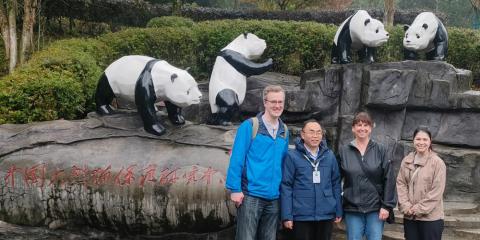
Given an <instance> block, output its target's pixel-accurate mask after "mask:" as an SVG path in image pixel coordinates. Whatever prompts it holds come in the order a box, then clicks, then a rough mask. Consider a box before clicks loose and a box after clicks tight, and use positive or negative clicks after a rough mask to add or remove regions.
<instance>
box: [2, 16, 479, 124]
mask: <svg viewBox="0 0 480 240" xmlns="http://www.w3.org/2000/svg"><path fill="white" fill-rule="evenodd" d="M148 25H149V26H150V28H126V29H124V30H122V31H118V32H115V33H107V34H103V35H100V36H98V37H96V38H88V39H86V38H72V39H68V40H62V41H57V42H54V43H53V44H51V45H50V46H49V47H47V48H45V49H43V50H41V51H39V52H36V53H35V54H34V55H33V57H32V59H31V60H30V61H29V62H28V63H27V64H26V65H24V66H22V67H21V68H19V69H17V70H16V71H15V72H13V74H10V75H8V76H6V77H4V78H3V79H1V80H0V124H2V123H26V122H31V121H45V120H54V119H60V118H65V119H75V118H83V117H85V115H86V113H88V112H89V111H92V110H93V109H94V103H93V94H94V91H95V87H96V83H97V81H98V78H99V77H100V75H101V73H102V71H103V70H104V69H105V67H106V66H107V65H108V64H110V63H111V62H113V61H114V60H115V59H117V58H119V57H121V56H124V55H131V54H141V55H148V56H152V57H155V58H159V59H164V60H167V61H168V62H169V63H171V64H172V65H174V66H177V67H179V68H186V67H192V68H191V70H190V71H191V73H192V75H193V76H194V77H195V79H197V81H208V77H209V75H210V72H211V69H212V67H213V64H214V61H215V58H216V56H217V54H218V52H219V51H220V49H222V48H223V47H224V46H225V45H227V44H228V43H229V42H230V41H231V40H232V39H234V38H235V37H236V36H238V35H239V34H242V33H243V32H245V31H248V32H252V33H255V34H257V35H258V36H259V37H261V38H263V39H265V40H266V42H267V45H268V47H267V50H266V52H265V53H264V56H263V57H264V58H273V59H274V67H273V71H276V72H281V73H285V74H294V75H300V74H302V73H303V72H304V71H305V70H309V69H315V68H322V67H324V66H325V65H328V64H330V51H331V45H332V39H333V37H334V35H335V32H336V29H337V26H335V25H332V24H320V23H316V22H295V21H273V20H248V21H245V20H219V21H203V22H197V23H194V22H192V21H191V20H189V19H183V18H178V17H162V18H160V19H152V20H151V21H150V22H149V24H148ZM387 30H388V31H389V32H390V40H389V41H388V42H387V44H385V45H384V46H382V47H380V48H379V49H378V53H377V57H378V61H379V62H387V61H388V62H390V61H401V60H402V56H403V54H402V38H403V27H402V26H394V27H392V28H389V29H387ZM448 32H449V40H450V41H449V56H448V58H447V61H448V62H449V63H451V64H452V65H454V66H455V67H457V68H464V69H469V70H472V71H473V73H474V76H475V77H476V78H479V77H480V32H479V31H477V30H471V29H462V28H453V27H450V28H448Z"/></svg>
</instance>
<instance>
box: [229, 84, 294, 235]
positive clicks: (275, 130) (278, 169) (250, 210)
mask: <svg viewBox="0 0 480 240" xmlns="http://www.w3.org/2000/svg"><path fill="white" fill-rule="evenodd" d="M284 103H285V92H284V90H283V89H282V87H280V86H267V87H266V88H265V89H264V90H263V104H264V107H265V112H261V113H259V114H258V115H257V117H255V118H251V119H248V120H246V121H244V122H243V123H242V124H241V125H240V127H239V128H238V130H237V135H236V137H235V142H234V144H233V149H232V155H231V157H230V165H229V167H228V172H227V182H226V188H227V189H228V190H230V192H231V194H230V199H231V200H232V201H233V202H234V203H235V206H237V229H236V239H239V240H256V239H262V240H267V239H268V240H275V239H276V234H277V225H278V219H279V213H280V207H279V202H278V198H279V195H280V181H281V180H282V159H283V158H284V156H285V154H286V153H287V151H288V129H287V128H286V125H285V124H284V123H283V122H282V121H281V120H280V115H282V112H283V107H284Z"/></svg>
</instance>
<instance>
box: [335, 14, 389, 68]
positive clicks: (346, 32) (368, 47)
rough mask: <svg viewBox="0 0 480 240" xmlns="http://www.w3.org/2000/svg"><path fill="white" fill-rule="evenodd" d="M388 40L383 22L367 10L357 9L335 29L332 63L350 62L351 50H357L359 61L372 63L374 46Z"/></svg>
mask: <svg viewBox="0 0 480 240" xmlns="http://www.w3.org/2000/svg"><path fill="white" fill-rule="evenodd" d="M387 41H388V32H387V31H385V27H384V26H383V23H382V22H380V21H378V20H376V19H374V18H372V17H371V16H370V15H369V14H368V13H367V11H365V10H358V11H357V12H356V13H355V14H353V15H352V16H350V17H349V18H347V20H345V21H344V22H343V23H342V24H341V25H340V27H339V28H338V30H337V33H336V34H335V38H334V40H333V46H332V54H331V57H332V63H334V64H335V63H340V64H345V63H350V62H352V53H351V50H357V51H358V56H359V58H360V61H362V62H365V63H373V62H374V61H375V59H374V57H375V48H377V47H379V46H381V45H382V44H384V43H386V42H387Z"/></svg>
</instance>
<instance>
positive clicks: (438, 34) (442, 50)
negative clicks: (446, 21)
mask: <svg viewBox="0 0 480 240" xmlns="http://www.w3.org/2000/svg"><path fill="white" fill-rule="evenodd" d="M403 47H404V58H405V60H417V59H418V53H426V54H425V55H426V59H427V60H439V61H444V60H445V58H446V57H447V51H448V34H447V29H446V28H445V26H443V24H442V22H441V21H440V19H438V17H437V16H435V14H433V13H431V12H422V13H420V14H419V15H418V16H417V17H416V18H415V20H413V23H412V24H411V25H410V26H405V36H404V38H403Z"/></svg>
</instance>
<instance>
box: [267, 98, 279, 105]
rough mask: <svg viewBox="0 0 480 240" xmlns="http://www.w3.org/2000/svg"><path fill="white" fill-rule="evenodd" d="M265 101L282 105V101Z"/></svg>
mask: <svg viewBox="0 0 480 240" xmlns="http://www.w3.org/2000/svg"><path fill="white" fill-rule="evenodd" d="M265 102H269V103H271V104H273V105H277V104H279V105H283V101H277V100H273V101H270V100H267V99H265Z"/></svg>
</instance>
